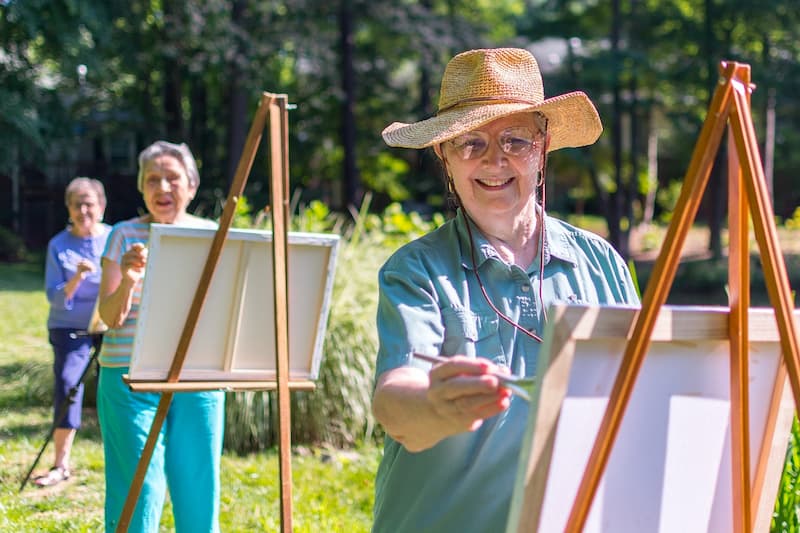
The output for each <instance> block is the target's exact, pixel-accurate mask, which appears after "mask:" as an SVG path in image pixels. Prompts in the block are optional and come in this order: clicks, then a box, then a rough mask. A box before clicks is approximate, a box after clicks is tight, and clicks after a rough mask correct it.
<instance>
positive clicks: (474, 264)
mask: <svg viewBox="0 0 800 533" xmlns="http://www.w3.org/2000/svg"><path fill="white" fill-rule="evenodd" d="M464 218H465V221H466V225H467V234H468V236H469V249H470V256H471V259H472V272H473V273H474V274H475V279H476V280H477V281H478V286H479V287H480V288H481V293H482V294H483V298H484V299H485V300H486V303H488V304H489V307H491V308H492V311H494V312H495V313H497V316H498V317H500V318H502V319H503V320H505V321H506V322H508V323H509V324H511V325H512V326H513V327H514V328H516V329H518V330H519V331H521V332H522V333H524V334H525V335H527V336H528V337H530V338H532V339H534V340H536V341H538V342H543V341H542V338H541V337H540V336H539V335H537V334H536V333H534V332H532V331H529V330H528V329H526V328H524V327H522V326H521V325H519V324H518V323H517V322H516V321H514V320H513V319H512V318H511V317H509V316H508V315H506V314H505V313H503V312H502V311H501V310H500V309H498V308H497V306H496V305H494V302H492V300H491V298H489V294H488V293H487V292H486V287H485V286H484V285H483V281H482V280H481V276H480V274H479V273H478V262H477V261H476V259H475V241H474V240H473V238H472V229H471V228H470V223H471V222H472V220H471V219H470V218H469V215H468V214H467V212H466V211H464ZM539 226H540V230H539V301H540V302H541V303H542V309H544V300H542V277H543V273H544V215H543V216H542V220H541V222H540V223H539ZM544 320H545V322H547V313H546V312H545V314H544Z"/></svg>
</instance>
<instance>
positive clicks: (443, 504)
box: [373, 49, 638, 533]
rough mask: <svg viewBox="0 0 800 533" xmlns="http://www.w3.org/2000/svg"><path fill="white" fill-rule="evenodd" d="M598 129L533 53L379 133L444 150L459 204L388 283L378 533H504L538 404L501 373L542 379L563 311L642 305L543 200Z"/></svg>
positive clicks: (379, 379)
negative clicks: (547, 178) (560, 165)
mask: <svg viewBox="0 0 800 533" xmlns="http://www.w3.org/2000/svg"><path fill="white" fill-rule="evenodd" d="M601 131H602V125H601V123H600V119H599V117H598V115H597V111H596V110H595V107H594V105H593V104H592V102H591V101H590V100H589V98H588V97H587V96H586V95H585V94H584V93H582V92H572V93H569V94H564V95H560V96H555V97H551V98H545V97H544V90H543V86H542V79H541V74H540V72H539V68H538V65H537V63H536V60H535V58H534V57H533V56H532V55H531V54H530V53H529V52H528V51H526V50H521V49H488V50H471V51H468V52H464V53H461V54H459V55H457V56H455V57H454V58H453V59H452V60H451V61H450V62H449V63H448V65H447V67H446V69H445V72H444V76H443V79H442V84H441V94H440V99H439V111H438V113H437V114H436V116H434V117H432V118H429V119H427V120H423V121H421V122H416V123H413V124H403V123H397V122H395V123H394V124H391V125H390V126H388V127H387V128H386V129H385V130H384V131H383V138H384V140H385V141H386V143H387V144H389V145H390V146H398V147H406V148H417V149H420V148H426V147H432V148H433V149H434V151H435V152H436V155H437V156H438V157H439V159H440V160H441V162H442V165H443V167H444V170H445V173H446V175H447V186H448V189H449V191H450V193H451V194H452V195H453V197H454V199H455V200H456V202H457V204H458V206H459V207H458V210H457V213H456V216H455V217H454V218H453V219H452V220H450V221H448V222H447V223H446V224H444V225H443V226H442V227H440V228H438V229H437V230H435V231H433V232H431V233H430V234H428V235H426V236H424V237H422V238H420V239H418V240H416V241H414V242H412V243H410V244H408V245H406V246H404V247H402V248H401V249H400V250H398V251H397V252H396V253H395V254H394V255H393V256H392V257H391V258H389V260H388V261H387V262H386V264H385V265H384V266H383V267H382V269H381V271H380V274H379V284H380V300H379V306H378V317H377V325H378V333H379V340H380V346H379V351H378V358H377V368H376V386H375V392H374V397H373V411H374V413H375V416H376V418H377V420H378V421H379V422H380V423H381V424H382V425H383V427H384V429H385V430H386V433H387V435H388V436H387V439H386V444H385V454H384V457H383V461H382V462H381V465H380V467H379V470H378V474H377V480H376V494H375V511H374V514H375V521H374V525H373V531H375V532H393V533H398V532H406V531H407V532H412V531H413V532H415V533H417V532H422V531H431V532H434V531H436V532H441V531H470V532H487V533H488V532H496V531H503V530H504V524H505V523H506V520H507V515H508V511H509V504H510V501H511V495H512V491H513V486H514V481H515V475H516V471H517V463H518V459H519V452H520V445H521V440H522V435H523V432H524V428H525V424H526V420H527V412H528V404H527V403H526V402H525V401H524V400H523V399H521V398H519V397H517V396H512V395H511V391H510V390H509V389H508V388H506V387H504V386H503V384H502V383H501V382H500V381H499V380H498V378H497V377H496V376H495V375H494V374H496V373H507V372H511V373H513V374H517V375H522V376H535V375H536V364H537V358H538V354H539V346H540V342H541V338H540V333H541V331H542V329H543V326H544V323H545V320H546V316H545V310H546V309H547V307H548V306H549V305H551V304H553V303H556V302H583V303H593V304H619V305H626V304H630V305H633V304H637V303H638V298H637V294H636V290H635V288H634V285H633V283H632V280H631V276H630V273H629V272H628V269H627V267H626V265H625V263H624V261H623V260H622V259H621V258H620V257H619V255H618V254H617V253H616V252H615V251H614V250H613V249H612V248H611V247H610V246H609V245H608V243H606V242H605V241H604V240H602V239H601V238H599V237H598V236H596V235H593V234H591V233H588V232H585V231H582V230H580V229H577V228H575V227H573V226H570V225H569V224H567V223H565V222H563V221H560V220H557V219H554V218H551V217H549V216H547V215H546V214H545V212H544V208H543V202H540V195H539V191H540V190H541V191H542V194H541V196H542V197H543V196H544V173H545V166H546V158H547V154H548V152H552V151H553V150H557V149H559V148H566V147H577V146H584V145H588V144H592V143H593V142H594V141H595V140H597V138H598V137H599V135H600V133H601ZM415 354H425V355H436V356H440V357H444V358H445V359H443V361H444V362H441V361H442V360H440V362H438V363H434V364H431V363H429V362H425V361H424V360H422V359H421V358H419V357H415Z"/></svg>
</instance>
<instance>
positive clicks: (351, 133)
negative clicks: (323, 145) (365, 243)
mask: <svg viewBox="0 0 800 533" xmlns="http://www.w3.org/2000/svg"><path fill="white" fill-rule="evenodd" d="M339 38H340V41H339V44H340V46H341V54H342V56H341V57H342V94H343V95H344V100H343V101H342V125H341V135H342V144H343V147H344V168H343V169H342V170H343V178H344V180H343V185H344V191H343V192H344V202H345V206H356V205H357V202H358V196H359V189H360V183H359V181H360V180H359V176H358V167H357V166H356V120H355V102H356V94H355V93H356V90H355V85H356V83H355V69H354V67H353V8H352V5H351V3H350V0H342V2H341V4H340V6H339Z"/></svg>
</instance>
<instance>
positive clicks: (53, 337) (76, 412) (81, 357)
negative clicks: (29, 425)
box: [49, 328, 93, 429]
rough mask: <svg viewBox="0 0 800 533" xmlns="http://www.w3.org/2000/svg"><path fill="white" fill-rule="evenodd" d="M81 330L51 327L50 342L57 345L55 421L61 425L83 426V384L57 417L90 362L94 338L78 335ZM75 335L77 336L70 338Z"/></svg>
mask: <svg viewBox="0 0 800 533" xmlns="http://www.w3.org/2000/svg"><path fill="white" fill-rule="evenodd" d="M77 331H78V330H76V329H66V328H54V329H51V330H49V338H50V344H51V345H52V346H53V354H54V355H55V357H54V359H53V376H54V378H55V379H54V382H53V423H54V424H57V427H59V428H65V429H79V428H80V427H81V408H82V406H83V389H84V387H83V384H80V385H79V386H78V388H77V389H76V391H75V396H73V398H72V403H70V404H69V406H68V407H67V410H66V412H64V413H63V415H62V416H63V418H61V420H57V418H58V416H59V414H61V410H62V408H63V404H64V402H65V401H67V398H68V397H69V391H70V389H72V388H73V387H75V386H76V385H78V382H79V381H80V379H81V376H83V372H84V370H86V365H87V364H89V359H90V352H91V347H92V342H93V338H92V337H90V336H86V335H82V336H77V335H75V334H76V332H77ZM70 335H73V336H74V338H72V337H70Z"/></svg>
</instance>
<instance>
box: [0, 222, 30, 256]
mask: <svg viewBox="0 0 800 533" xmlns="http://www.w3.org/2000/svg"><path fill="white" fill-rule="evenodd" d="M27 257H28V250H27V249H26V248H25V243H24V242H23V240H22V237H20V236H19V235H17V234H16V233H14V232H13V231H11V230H10V229H8V228H6V227H4V226H0V261H7V262H14V263H16V262H19V261H24V260H25V259H26V258H27Z"/></svg>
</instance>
